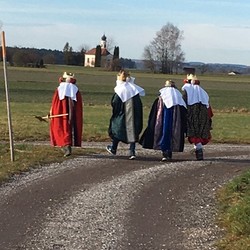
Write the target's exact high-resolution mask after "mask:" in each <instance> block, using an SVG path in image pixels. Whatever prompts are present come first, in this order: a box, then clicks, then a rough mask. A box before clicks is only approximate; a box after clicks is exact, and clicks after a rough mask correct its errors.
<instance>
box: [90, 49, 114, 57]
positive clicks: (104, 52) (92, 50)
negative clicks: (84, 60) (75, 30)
mask: <svg viewBox="0 0 250 250" xmlns="http://www.w3.org/2000/svg"><path fill="white" fill-rule="evenodd" d="M95 53H96V48H93V49H91V50H89V51H87V52H86V53H85V55H95ZM101 55H102V56H107V55H110V53H109V52H108V50H107V49H105V48H102V49H101Z"/></svg>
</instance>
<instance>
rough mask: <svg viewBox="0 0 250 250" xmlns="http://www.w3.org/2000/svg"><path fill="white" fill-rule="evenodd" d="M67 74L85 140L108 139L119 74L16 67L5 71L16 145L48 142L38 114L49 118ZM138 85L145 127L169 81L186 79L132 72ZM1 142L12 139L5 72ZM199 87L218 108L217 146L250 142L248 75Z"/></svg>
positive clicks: (206, 79) (0, 93)
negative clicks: (76, 93) (79, 101)
mask: <svg viewBox="0 0 250 250" xmlns="http://www.w3.org/2000/svg"><path fill="white" fill-rule="evenodd" d="M64 71H72V72H74V73H75V75H76V78H77V84H78V86H79V89H80V91H81V93H82V95H83V100H84V137H83V140H84V141H104V140H109V138H108V134H107V129H108V123H109V118H110V114H111V108H110V99H111V97H112V95H113V88H114V86H115V79H116V73H115V72H109V71H104V70H101V69H99V70H96V69H90V68H83V67H69V66H47V68H45V69H34V68H14V67H9V68H8V71H7V75H8V86H9V97H10V109H11V119H12V125H13V137H14V140H15V141H24V140H25V141H34V140H35V141H41V140H42V141H47V140H49V134H48V124H47V123H41V122H39V121H38V120H37V119H35V118H34V116H35V115H38V116H44V115H47V113H48V112H49V109H50V104H51V99H52V95H53V92H54V90H55V89H56V87H57V86H58V78H59V76H61V75H62V73H63V72H64ZM131 74H132V75H133V76H134V77H135V78H136V82H137V83H138V84H139V85H141V86H142V87H143V88H144V89H145V90H146V96H145V97H143V98H142V101H143V105H144V125H145V126H146V124H147V117H148V113H149V110H150V107H151V104H152V102H153V101H154V99H155V98H156V97H157V95H158V90H159V89H160V88H161V87H163V86H164V82H165V81H166V80H167V79H173V80H175V81H176V83H177V87H178V88H181V86H182V84H183V79H184V77H185V76H184V75H171V76H170V75H163V74H151V73H141V72H136V71H134V72H133V71H132V72H131ZM0 79H2V80H1V82H0V100H1V101H0V109H1V111H2V112H1V113H0V140H2V141H7V140H8V120H7V111H6V98H5V86H4V80H3V79H4V78H3V70H1V72H0ZM199 79H200V80H201V85H202V86H203V87H204V88H205V89H206V90H207V92H208V94H209V95H210V102H211V105H212V108H213V110H214V117H213V131H212V136H213V142H222V143H229V142H230V143H232V142H233V143H250V133H249V126H250V123H249V121H250V112H249V111H250V102H249V93H250V77H249V76H243V75H238V76H227V75H216V76H213V75H212V76H210V75H204V76H199Z"/></svg>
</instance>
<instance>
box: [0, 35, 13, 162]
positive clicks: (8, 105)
mask: <svg viewBox="0 0 250 250" xmlns="http://www.w3.org/2000/svg"><path fill="white" fill-rule="evenodd" d="M1 40H2V54H3V69H4V82H5V93H6V103H7V114H8V126H9V139H10V153H11V161H14V146H13V132H12V123H11V112H10V98H9V90H8V78H7V68H6V49H5V48H6V47H5V34H4V31H2V32H1Z"/></svg>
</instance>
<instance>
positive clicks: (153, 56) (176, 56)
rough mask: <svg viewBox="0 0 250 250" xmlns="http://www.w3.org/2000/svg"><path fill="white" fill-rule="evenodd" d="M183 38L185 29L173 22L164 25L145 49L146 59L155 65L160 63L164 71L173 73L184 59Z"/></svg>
mask: <svg viewBox="0 0 250 250" xmlns="http://www.w3.org/2000/svg"><path fill="white" fill-rule="evenodd" d="M182 40H183V31H180V30H179V29H178V27H176V26H174V25H173V24H172V23H167V24H166V25H164V26H163V27H162V28H161V30H160V31H158V32H156V37H155V38H154V39H153V40H152V41H151V42H150V45H148V46H146V47H145V49H144V56H147V57H146V58H145V59H146V60H149V58H150V62H151V63H152V61H154V63H155V66H156V65H157V63H160V70H161V72H162V73H168V74H172V73H173V72H174V69H176V67H177V65H178V64H180V63H181V62H183V61H184V59H185V58H184V52H183V51H182V49H181V41H182Z"/></svg>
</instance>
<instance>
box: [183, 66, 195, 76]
mask: <svg viewBox="0 0 250 250" xmlns="http://www.w3.org/2000/svg"><path fill="white" fill-rule="evenodd" d="M183 71H184V73H185V74H187V75H188V74H193V75H195V68H194V67H184V68H183Z"/></svg>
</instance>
